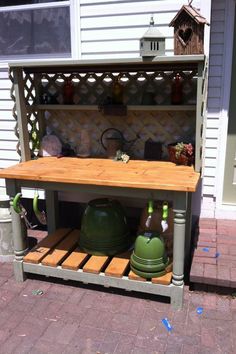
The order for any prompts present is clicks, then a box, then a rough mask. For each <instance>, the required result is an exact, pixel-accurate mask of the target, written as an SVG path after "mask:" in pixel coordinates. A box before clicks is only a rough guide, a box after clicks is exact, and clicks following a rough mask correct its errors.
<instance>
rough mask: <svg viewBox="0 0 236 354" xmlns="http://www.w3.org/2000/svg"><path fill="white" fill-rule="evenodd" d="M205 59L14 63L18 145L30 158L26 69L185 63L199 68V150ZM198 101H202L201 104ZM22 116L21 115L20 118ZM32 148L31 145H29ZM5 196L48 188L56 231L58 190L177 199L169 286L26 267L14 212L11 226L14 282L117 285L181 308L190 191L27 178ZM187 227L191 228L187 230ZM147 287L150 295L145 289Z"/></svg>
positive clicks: (24, 247) (148, 67) (21, 234)
mask: <svg viewBox="0 0 236 354" xmlns="http://www.w3.org/2000/svg"><path fill="white" fill-rule="evenodd" d="M204 59H205V58H204V56H203V55H196V56H173V57H171V58H170V57H168V58H167V57H157V58H155V60H153V62H145V61H142V60H141V59H137V60H130V59H126V60H109V61H108V60H98V61H69V60H67V61H65V60H63V61H62V60H60V61H55V62H50V63H49V62H43V61H42V62H38V63H35V62H28V63H24V62H23V63H15V64H14V63H12V64H11V65H10V67H11V68H13V72H14V74H16V77H17V80H16V81H15V82H14V84H15V89H16V93H17V101H16V103H17V113H18V117H19V120H20V130H19V133H20V139H21V140H20V141H21V143H23V149H24V154H23V159H24V161H25V160H29V159H30V153H29V133H28V129H27V115H26V114H27V111H26V106H25V100H24V99H23V98H24V97H22V92H23V91H22V90H23V87H22V86H23V70H24V71H25V72H28V73H29V72H30V73H31V72H32V73H37V72H41V71H42V70H43V71H45V70H46V71H47V70H48V71H49V72H51V71H52V70H53V72H58V70H63V71H64V72H71V70H72V71H73V70H76V68H77V69H78V68H79V69H80V70H84V72H86V71H88V70H90V69H93V70H96V69H100V70H101V69H102V70H105V71H107V70H110V71H112V70H121V69H122V68H123V69H125V70H129V67H131V68H132V69H133V68H134V67H135V68H137V69H139V68H141V69H142V70H155V69H157V68H166V69H167V68H173V67H175V65H182V68H186V70H187V69H188V67H189V68H190V67H191V68H192V65H193V64H194V65H195V66H196V68H198V69H200V70H199V73H198V89H197V100H198V101H197V106H199V107H198V108H197V113H196V121H198V122H196V144H197V145H196V146H197V147H198V148H199V151H200V144H201V140H200V139H201V137H200V130H201V123H202V120H201V119H202V116H201V100H202V72H203V64H204ZM199 101H200V102H199ZM19 114H20V115H19ZM27 144H28V145H27ZM197 166H198V167H197V168H198V169H200V153H199V155H197ZM6 187H7V193H8V194H9V196H10V197H11V198H13V197H14V196H15V194H16V193H17V191H18V190H20V188H21V187H33V188H38V189H44V190H46V207H47V215H48V230H49V232H53V231H54V230H55V229H56V228H57V225H58V212H57V210H58V200H57V193H58V191H70V192H75V191H83V192H86V193H94V194H101V195H112V196H120V197H129V198H136V197H137V195H138V197H139V198H141V199H144V200H148V199H150V198H152V199H164V200H172V201H173V211H174V250H173V279H172V284H171V285H169V286H162V285H161V286H160V285H156V284H155V285H154V284H150V283H148V282H147V286H146V282H145V283H142V282H134V283H133V280H129V279H127V277H123V278H122V279H119V280H117V279H116V280H114V278H112V277H108V278H106V277H105V276H104V275H102V274H99V275H91V274H85V273H83V272H79V271H78V272H73V271H65V270H63V269H61V267H57V268H55V269H52V268H51V267H45V266H42V265H28V264H26V263H24V262H23V256H24V254H25V252H26V250H27V245H26V242H25V233H24V230H23V228H22V226H21V224H22V223H21V219H20V216H19V215H18V214H16V213H15V212H14V210H12V213H13V214H14V217H13V220H14V221H13V222H14V223H15V226H14V228H13V233H14V240H15V241H14V247H15V260H14V272H15V278H16V280H18V281H23V280H24V279H25V276H26V272H32V273H37V274H42V275H52V276H56V277H59V278H67V279H73V280H80V281H84V282H87V283H88V282H91V283H96V284H101V285H105V286H116V287H119V288H123V289H127V290H136V291H141V292H148V293H154V294H160V295H164V296H169V297H170V298H171V303H172V305H173V307H175V308H181V307H182V303H183V292H184V280H183V279H184V264H185V249H186V250H187V249H189V244H190V239H191V232H190V230H191V224H190V219H191V217H190V215H191V193H190V194H189V193H186V192H175V191H174V192H171V191H162V190H161V191H159V190H145V189H135V188H118V187H104V186H103V187H101V186H94V185H93V186H92V185H79V184H78V185H77V184H69V183H68V184H67V183H58V182H57V181H54V182H40V181H37V182H36V181H24V180H10V179H7V181H6ZM186 223H187V226H186ZM145 289H146V291H145Z"/></svg>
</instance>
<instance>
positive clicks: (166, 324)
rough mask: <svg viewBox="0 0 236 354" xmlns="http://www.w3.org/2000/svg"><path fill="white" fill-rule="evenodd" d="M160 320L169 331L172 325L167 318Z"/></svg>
mask: <svg viewBox="0 0 236 354" xmlns="http://www.w3.org/2000/svg"><path fill="white" fill-rule="evenodd" d="M161 322H162V323H163V325H164V326H165V327H166V329H167V331H168V332H170V331H171V330H172V329H173V327H172V326H171V324H170V322H169V321H168V320H167V318H163V319H162V320H161Z"/></svg>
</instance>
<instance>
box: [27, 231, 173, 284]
mask: <svg viewBox="0 0 236 354" xmlns="http://www.w3.org/2000/svg"><path fill="white" fill-rule="evenodd" d="M78 239H79V230H70V229H58V230H57V231H56V232H55V233H53V234H50V235H48V236H47V237H45V238H44V239H43V240H42V241H40V242H39V243H38V244H37V245H36V246H35V247H34V248H33V249H32V250H30V252H29V253H27V254H26V255H25V256H24V259H23V268H24V270H25V271H26V272H32V273H37V274H44V275H52V276H57V277H65V278H68V279H73V280H75V279H78V280H81V281H84V282H86V278H87V280H88V281H87V282H89V278H90V280H92V283H97V284H102V285H108V283H107V282H106V281H105V284H104V281H101V278H104V277H105V278H107V280H108V279H110V278H117V279H118V278H119V279H120V280H121V279H123V280H124V279H125V280H126V281H127V280H128V281H131V282H132V281H134V282H136V281H138V282H144V283H145V284H147V283H151V284H161V285H165V286H167V285H170V284H171V278H172V273H171V271H170V270H171V267H169V269H166V271H167V273H166V274H165V275H164V276H162V277H158V278H152V279H151V280H146V279H144V278H141V277H139V276H137V275H136V274H134V273H133V272H132V271H131V270H130V252H126V253H122V254H119V255H116V256H114V257H108V256H94V255H89V254H87V253H85V252H83V251H81V250H80V249H79V248H78V247H77V245H78ZM73 274H74V275H73ZM92 274H93V275H96V277H95V278H94V277H91V275H92ZM93 279H95V281H94V280H93ZM96 279H97V281H96ZM99 279H100V280H99ZM113 283H114V282H111V284H113ZM110 286H112V285H110ZM119 287H120V286H119ZM123 288H124V289H125V286H124V287H123ZM134 290H135V289H134Z"/></svg>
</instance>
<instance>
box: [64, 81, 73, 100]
mask: <svg viewBox="0 0 236 354" xmlns="http://www.w3.org/2000/svg"><path fill="white" fill-rule="evenodd" d="M73 96H74V86H73V83H72V81H71V80H70V79H67V80H66V82H65V84H64V87H63V103H64V104H73V103H74V102H73Z"/></svg>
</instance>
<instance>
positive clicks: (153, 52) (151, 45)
mask: <svg viewBox="0 0 236 354" xmlns="http://www.w3.org/2000/svg"><path fill="white" fill-rule="evenodd" d="M140 55H141V56H142V57H155V56H157V55H165V36H164V35H163V34H162V33H161V32H160V31H159V30H158V29H157V28H156V27H154V20H153V17H151V20H150V26H149V29H148V30H147V32H145V34H144V36H143V37H142V38H141V39H140Z"/></svg>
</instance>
